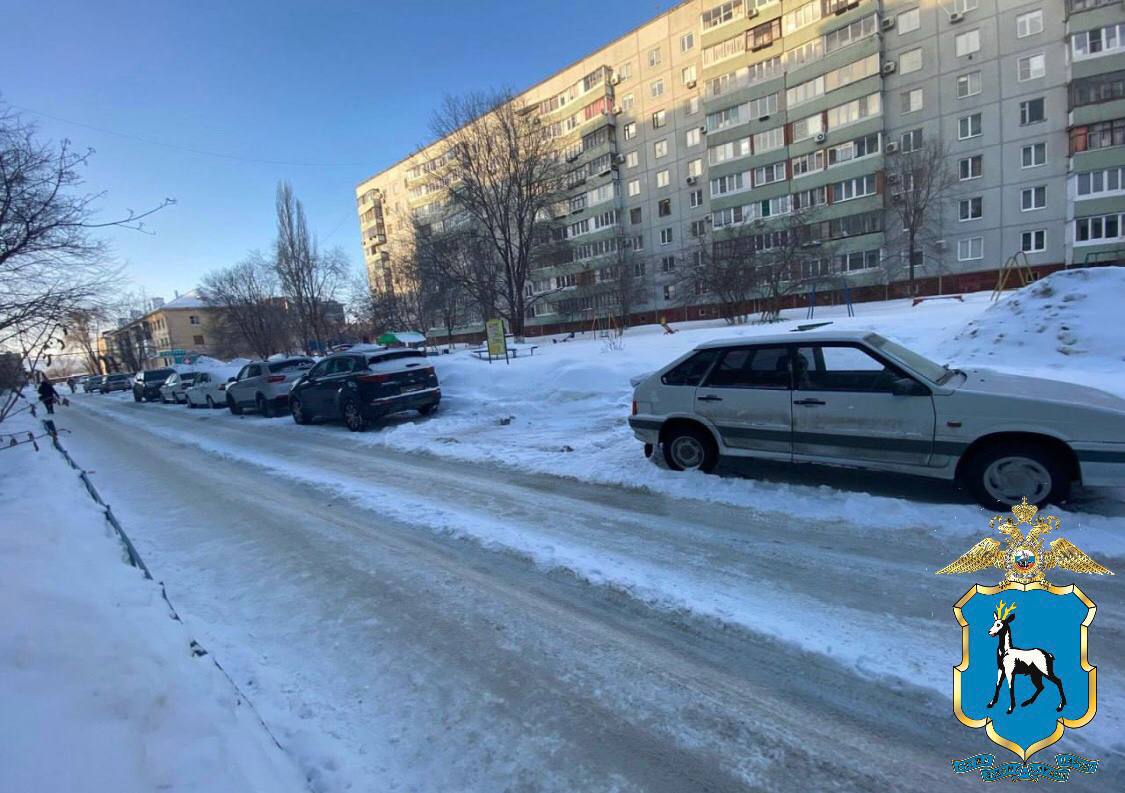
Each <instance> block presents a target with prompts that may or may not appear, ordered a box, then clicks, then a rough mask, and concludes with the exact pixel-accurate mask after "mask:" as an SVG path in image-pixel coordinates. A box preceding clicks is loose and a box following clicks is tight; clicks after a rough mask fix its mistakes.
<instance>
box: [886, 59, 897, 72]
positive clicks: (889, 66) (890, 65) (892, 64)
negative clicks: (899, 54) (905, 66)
mask: <svg viewBox="0 0 1125 793" xmlns="http://www.w3.org/2000/svg"><path fill="white" fill-rule="evenodd" d="M897 68H898V64H897V63H895V62H894V61H887V62H886V63H884V64H883V74H894V73H895V69H897Z"/></svg>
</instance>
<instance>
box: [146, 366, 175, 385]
mask: <svg viewBox="0 0 1125 793" xmlns="http://www.w3.org/2000/svg"><path fill="white" fill-rule="evenodd" d="M175 372H176V370H175V369H153V370H152V371H151V372H141V376H142V379H144V380H145V381H154V382H157V381H158V382H164V381H165V380H167V379H168V378H169V377H170V376H171V375H173V374H175Z"/></svg>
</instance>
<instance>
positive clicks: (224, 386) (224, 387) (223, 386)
mask: <svg viewBox="0 0 1125 793" xmlns="http://www.w3.org/2000/svg"><path fill="white" fill-rule="evenodd" d="M219 390H220V391H226V390H227V384H226V383H219Z"/></svg>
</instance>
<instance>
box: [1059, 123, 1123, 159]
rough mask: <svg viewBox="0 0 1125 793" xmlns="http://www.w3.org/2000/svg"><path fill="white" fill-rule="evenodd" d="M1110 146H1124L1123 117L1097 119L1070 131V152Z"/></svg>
mask: <svg viewBox="0 0 1125 793" xmlns="http://www.w3.org/2000/svg"><path fill="white" fill-rule="evenodd" d="M1111 146H1125V119H1121V118H1119V119H1115V120H1113V121H1099V122H1097V123H1095V124H1090V125H1089V126H1086V127H1075V128H1074V129H1072V130H1071V131H1070V151H1071V154H1074V153H1075V152H1080V151H1087V150H1091V149H1106V148H1109V147H1111Z"/></svg>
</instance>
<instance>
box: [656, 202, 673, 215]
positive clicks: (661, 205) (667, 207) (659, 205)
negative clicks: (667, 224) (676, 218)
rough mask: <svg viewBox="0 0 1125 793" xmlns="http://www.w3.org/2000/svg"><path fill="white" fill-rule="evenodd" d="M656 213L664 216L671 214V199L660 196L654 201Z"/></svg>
mask: <svg viewBox="0 0 1125 793" xmlns="http://www.w3.org/2000/svg"><path fill="white" fill-rule="evenodd" d="M656 214H657V215H659V216H660V217H662V218H666V217H668V216H669V215H671V214H672V199H671V198H662V199H660V200H659V201H657V202H656Z"/></svg>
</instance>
